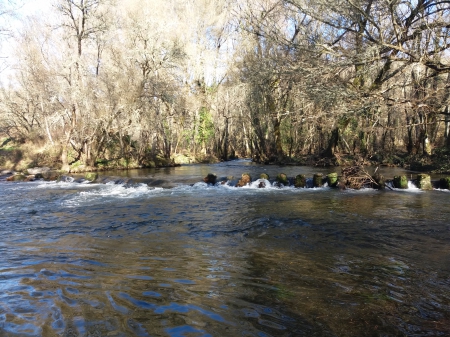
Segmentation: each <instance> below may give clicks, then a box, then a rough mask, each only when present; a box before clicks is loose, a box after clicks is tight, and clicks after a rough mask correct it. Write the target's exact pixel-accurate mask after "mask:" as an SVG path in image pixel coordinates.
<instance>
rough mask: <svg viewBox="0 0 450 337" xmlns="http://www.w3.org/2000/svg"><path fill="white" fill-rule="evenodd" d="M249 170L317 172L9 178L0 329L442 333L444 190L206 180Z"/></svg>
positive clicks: (203, 169)
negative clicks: (115, 180)
mask: <svg viewBox="0 0 450 337" xmlns="http://www.w3.org/2000/svg"><path fill="white" fill-rule="evenodd" d="M246 171H250V173H252V174H253V175H254V176H256V175H257V174H259V173H261V172H269V174H270V175H271V176H275V174H276V173H278V172H281V171H284V172H285V173H287V174H288V175H289V176H294V175H295V174H298V173H306V174H307V175H312V173H314V172H316V171H320V170H318V169H315V168H311V169H308V168H303V167H300V168H299V167H289V168H282V169H280V168H278V167H259V166H257V165H252V164H250V163H246V162H232V163H227V164H220V165H199V166H186V167H180V168H173V169H168V170H153V171H133V172H128V175H129V176H131V177H132V178H133V180H134V181H136V182H137V183H136V184H132V185H129V184H128V185H127V184H125V185H124V184H119V185H117V184H112V183H110V184H92V185H90V184H78V183H47V182H33V183H1V184H0V236H1V238H2V240H1V241H0V336H171V337H172V336H173V337H176V336H189V337H190V336H447V335H448V334H449V331H450V310H449V309H450V240H449V239H450V221H449V220H450V207H449V206H450V202H449V200H450V193H449V192H445V191H429V192H421V191H418V190H414V189H412V190H407V191H385V192H378V191H372V190H363V191H337V190H331V189H328V188H320V189H294V188H282V189H278V188H267V189H257V188H241V189H238V188H233V187H226V186H217V187H208V186H206V185H205V184H203V183H198V182H199V181H200V180H201V178H202V177H203V176H205V175H206V174H207V173H208V172H215V173H216V174H217V175H218V176H229V175H234V176H239V175H240V174H241V173H242V172H246ZM323 172H324V173H325V172H327V171H326V170H325V171H323ZM112 174H113V175H117V176H119V175H122V176H123V175H124V174H125V173H124V172H117V173H116V172H114V173H112ZM395 174H397V173H395ZM385 175H387V176H389V174H386V173H385ZM391 175H392V176H393V175H394V173H392V174H391ZM124 178H126V177H124ZM139 181H146V182H147V183H148V184H149V185H150V186H148V185H147V184H143V183H139ZM196 182H197V183H196ZM194 183H195V184H194ZM191 184H194V185H193V186H191Z"/></svg>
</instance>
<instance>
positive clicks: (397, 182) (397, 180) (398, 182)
mask: <svg viewBox="0 0 450 337" xmlns="http://www.w3.org/2000/svg"><path fill="white" fill-rule="evenodd" d="M393 183H394V187H395V188H400V189H407V188H408V178H407V177H406V176H395V177H394V181H393Z"/></svg>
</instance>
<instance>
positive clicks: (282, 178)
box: [276, 173, 289, 186]
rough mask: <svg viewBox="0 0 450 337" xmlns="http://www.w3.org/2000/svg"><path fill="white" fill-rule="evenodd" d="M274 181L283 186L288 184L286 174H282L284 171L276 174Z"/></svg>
mask: <svg viewBox="0 0 450 337" xmlns="http://www.w3.org/2000/svg"><path fill="white" fill-rule="evenodd" d="M276 181H277V183H278V184H280V185H284V186H287V185H289V180H288V177H287V175H286V174H284V173H280V174H278V175H277V177H276Z"/></svg>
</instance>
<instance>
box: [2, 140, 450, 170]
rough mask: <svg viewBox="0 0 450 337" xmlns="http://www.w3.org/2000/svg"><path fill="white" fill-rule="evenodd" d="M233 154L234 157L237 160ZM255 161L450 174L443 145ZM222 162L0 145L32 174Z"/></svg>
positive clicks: (8, 160)
mask: <svg viewBox="0 0 450 337" xmlns="http://www.w3.org/2000/svg"><path fill="white" fill-rule="evenodd" d="M236 158H237V157H233V158H230V159H236ZM253 161H254V162H256V163H259V164H266V165H279V166H316V167H330V168H333V167H348V166H352V165H354V164H355V162H357V163H358V164H362V165H364V166H375V167H377V166H380V167H398V168H404V169H407V170H411V171H416V172H423V173H435V174H450V150H448V149H445V148H442V149H435V151H434V153H433V154H432V155H431V156H425V155H408V154H407V153H397V154H374V155H370V156H366V157H363V156H361V155H359V154H357V155H351V154H348V153H347V154H346V153H343V154H340V153H335V154H334V155H333V156H332V157H322V156H318V155H304V156H297V157H295V158H289V157H286V158H282V159H277V158H273V159H272V160H266V161H264V162H258V160H257V158H253ZM219 162H221V160H220V159H218V158H217V157H215V156H213V155H207V154H204V153H202V154H197V155H194V154H190V153H187V152H184V153H178V154H172V155H171V157H170V158H165V157H164V156H162V155H159V154H156V155H152V156H148V157H147V158H146V159H145V160H140V161H139V160H136V159H134V158H132V157H131V156H130V157H129V158H125V157H116V158H108V159H97V160H96V161H95V164H94V165H93V166H89V165H86V164H85V163H83V162H82V161H81V160H80V159H78V160H75V158H72V160H71V161H70V162H69V164H70V165H69V167H68V169H66V170H62V162H61V152H60V148H59V147H58V146H51V147H49V146H48V145H39V144H31V143H16V142H14V141H10V140H4V141H3V142H2V143H1V144H0V172H1V171H11V172H15V173H21V174H23V175H30V173H28V170H30V169H35V168H50V170H52V171H55V172H57V173H58V174H65V173H72V174H78V173H86V172H104V171H111V170H132V169H145V168H164V167H176V166H180V165H185V164H214V163H219Z"/></svg>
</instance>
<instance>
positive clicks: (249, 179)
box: [236, 173, 252, 187]
mask: <svg viewBox="0 0 450 337" xmlns="http://www.w3.org/2000/svg"><path fill="white" fill-rule="evenodd" d="M251 182H252V177H251V176H250V174H249V173H242V176H241V179H240V180H239V181H238V183H237V184H236V187H243V186H245V185H248V184H250V183H251Z"/></svg>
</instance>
